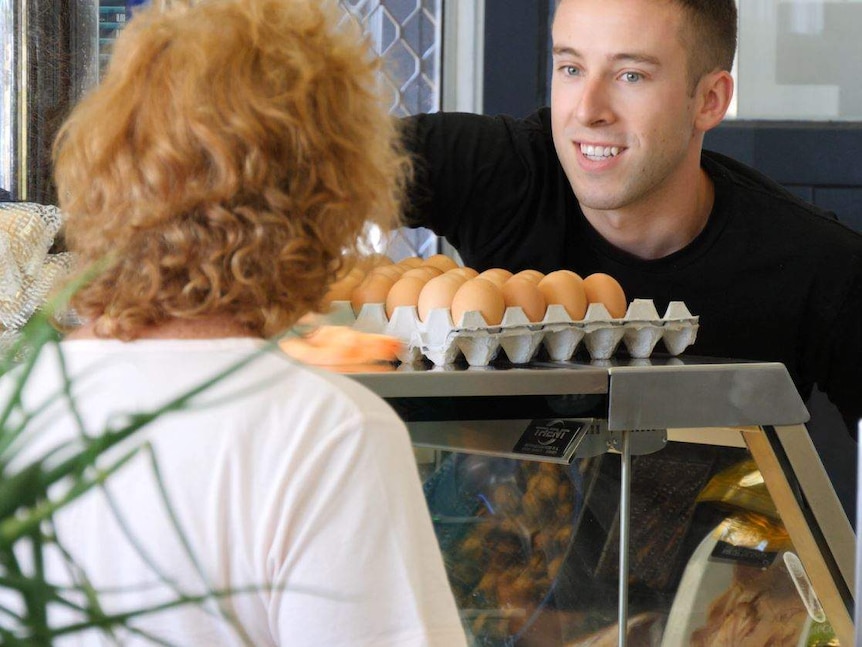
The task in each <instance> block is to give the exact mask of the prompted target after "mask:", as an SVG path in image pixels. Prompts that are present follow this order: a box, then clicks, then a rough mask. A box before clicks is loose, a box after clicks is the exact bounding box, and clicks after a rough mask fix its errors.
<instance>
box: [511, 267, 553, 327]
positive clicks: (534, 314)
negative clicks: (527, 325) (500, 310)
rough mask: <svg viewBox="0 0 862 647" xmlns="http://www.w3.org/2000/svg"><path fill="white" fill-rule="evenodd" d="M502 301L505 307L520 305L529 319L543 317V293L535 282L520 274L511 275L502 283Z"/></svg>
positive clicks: (544, 307)
mask: <svg viewBox="0 0 862 647" xmlns="http://www.w3.org/2000/svg"><path fill="white" fill-rule="evenodd" d="M503 301H505V303H506V307H507V308H513V307H516V306H517V307H520V308H521V309H522V310H523V311H524V314H525V315H527V319H529V320H530V321H533V322H535V321H541V320H542V319H544V317H545V310H546V309H547V303H545V295H544V294H542V291H541V290H540V289H539V286H537V285H536V284H535V283H533V282H532V281H530V280H529V279H526V278H524V277H521V276H513V277H511V278H510V279H509V280H508V281H506V282H505V283H504V284H503Z"/></svg>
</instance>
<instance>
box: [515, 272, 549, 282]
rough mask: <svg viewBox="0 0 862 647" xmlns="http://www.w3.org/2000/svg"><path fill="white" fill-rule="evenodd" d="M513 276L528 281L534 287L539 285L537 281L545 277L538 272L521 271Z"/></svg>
mask: <svg viewBox="0 0 862 647" xmlns="http://www.w3.org/2000/svg"><path fill="white" fill-rule="evenodd" d="M515 276H518V277H520V278H522V279H527V280H528V281H531V282H532V283H535V284H536V285H538V284H539V281H541V280H542V279H543V278H545V275H544V274H543V273H542V272H540V271H539V270H521V271H520V272H516V273H515Z"/></svg>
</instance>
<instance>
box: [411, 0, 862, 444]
mask: <svg viewBox="0 0 862 647" xmlns="http://www.w3.org/2000/svg"><path fill="white" fill-rule="evenodd" d="M735 48H736V7H735V3H734V1H733V0H562V1H561V2H560V3H559V5H558V8H557V13H556V16H555V19H554V25H553V60H554V70H553V79H552V89H551V106H550V109H542V110H539V111H538V112H536V113H535V114H534V115H532V116H530V117H528V118H526V119H524V120H516V119H511V118H508V117H495V118H492V117H483V116H477V115H461V114H436V115H422V116H418V117H415V118H413V119H410V120H408V122H407V123H406V124H405V126H406V134H405V141H406V142H407V143H408V146H409V147H410V148H411V149H412V150H413V151H414V152H415V153H416V154H417V169H416V181H415V183H414V186H413V188H412V196H411V197H412V201H411V202H412V208H411V210H410V211H409V212H408V220H409V222H410V223H411V224H412V225H422V226H426V227H429V228H431V229H433V230H434V231H435V232H437V233H438V234H440V235H442V236H445V237H446V238H447V239H448V240H449V242H450V243H452V245H453V246H454V247H455V248H457V249H458V250H459V252H460V253H461V255H462V258H463V259H464V262H465V263H466V264H468V265H471V266H474V267H475V268H476V269H480V270H482V269H486V268H489V267H494V266H500V267H506V268H508V269H510V270H513V271H515V270H521V269H527V268H534V269H538V270H541V271H545V272H547V271H550V270H555V269H559V268H568V269H572V270H574V271H576V272H578V273H579V274H581V275H582V276H585V275H587V274H590V273H593V272H606V273H608V274H611V275H612V276H615V277H616V278H617V279H618V280H619V281H620V282H621V283H622V285H623V287H624V288H625V290H626V294H627V295H628V297H629V298H652V299H654V300H655V301H656V305H657V307H658V308H659V311H660V312H662V311H663V309H664V307H665V306H666V305H667V303H668V301H671V300H682V301H684V302H685V303H686V304H687V305H688V307H689V309H690V310H691V311H692V312H693V313H695V314H697V315H699V316H700V324H701V327H700V330H699V332H698V339H697V342H696V343H695V344H694V346H693V347H691V348H690V349H689V350H688V351H687V352H688V353H689V354H691V355H704V356H715V357H732V358H747V359H758V360H769V361H779V362H782V363H784V364H785V366H787V368H788V370H789V372H790V374H791V376H792V377H793V379H794V381H795V383H796V385H797V387H798V389H799V391H800V393H801V394H802V395H803V397H807V396H808V395H809V394H810V393H811V391H812V388H813V386H814V385H815V384H817V385H818V386H819V388H820V389H821V390H822V391H825V392H826V393H827V394H828V396H829V397H830V399H831V400H832V401H833V402H834V403H835V404H836V405H837V406H838V408H839V409H840V411H841V413H842V414H843V416H844V418H845V421H846V423H847V424H848V426H849V428H850V429H851V430H853V432H854V433H855V428H856V420H857V419H859V418H860V417H862V236H860V235H859V234H856V233H854V232H852V231H851V230H850V229H848V228H846V227H844V226H842V225H841V224H839V223H837V222H836V221H835V220H834V219H832V218H831V217H830V216H829V215H828V214H825V213H823V212H821V211H820V210H818V209H816V208H814V207H812V206H810V205H808V204H805V203H803V202H802V201H800V200H798V199H796V198H795V197H793V196H792V195H790V194H789V193H788V192H786V191H784V190H783V189H782V188H781V187H779V186H778V185H777V184H776V183H774V182H772V181H770V180H769V179H767V178H765V177H763V176H761V175H760V174H758V173H756V172H755V171H753V170H751V169H749V168H746V167H744V166H743V165H741V164H739V163H737V162H735V161H733V160H730V159H728V158H726V157H723V156H721V155H717V154H713V153H710V152H706V151H702V144H703V137H704V134H705V133H706V132H707V131H708V130H709V129H711V128H713V127H715V126H716V125H717V124H718V123H719V122H720V121H721V120H722V118H723V117H724V115H725V112H726V110H727V107H728V105H729V103H730V100H731V96H732V92H733V82H732V78H731V76H730V69H731V66H732V62H733V56H734V52H735Z"/></svg>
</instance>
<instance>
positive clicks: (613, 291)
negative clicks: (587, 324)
mask: <svg viewBox="0 0 862 647" xmlns="http://www.w3.org/2000/svg"><path fill="white" fill-rule="evenodd" d="M584 291H585V292H586V295H587V303H601V304H603V305H604V306H605V308H607V309H608V312H609V313H610V315H611V316H612V317H615V318H618V319H619V318H622V317H624V316H625V314H626V307H627V306H628V302H627V301H626V293H625V292H624V291H623V286H621V285H620V284H619V282H618V281H617V280H616V279H615V278H614V277H612V276H610V275H609V274H602V273H601V272H597V273H595V274H590V275H589V276H588V277H587V278H585V279H584Z"/></svg>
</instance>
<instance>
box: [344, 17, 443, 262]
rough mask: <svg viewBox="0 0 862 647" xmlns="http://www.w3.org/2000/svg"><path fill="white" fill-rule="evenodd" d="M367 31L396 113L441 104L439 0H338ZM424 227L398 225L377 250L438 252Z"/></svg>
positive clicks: (398, 255) (401, 255)
mask: <svg viewBox="0 0 862 647" xmlns="http://www.w3.org/2000/svg"><path fill="white" fill-rule="evenodd" d="M339 2H340V3H341V5H342V6H343V7H344V8H345V9H346V10H347V11H348V12H350V14H351V15H353V16H354V17H355V18H357V19H358V20H359V21H360V22H361V23H362V24H363V26H364V27H365V30H366V31H367V32H368V34H369V35H370V36H371V39H372V42H373V43H374V47H375V49H376V51H377V52H378V53H379V54H381V55H382V57H383V60H384V63H385V68H384V73H383V78H382V82H383V83H384V85H385V87H386V88H387V89H388V91H389V93H390V95H391V98H390V100H389V109H390V112H391V113H392V114H394V115H397V116H399V117H401V116H406V115H411V114H416V113H419V112H433V111H435V110H438V109H439V108H440V96H441V90H440V88H441V86H440V55H441V49H442V40H441V39H442V11H443V7H442V2H443V0H339ZM438 247H439V242H438V238H437V236H436V235H435V234H434V233H433V232H431V231H429V230H427V229H400V230H398V231H395V232H394V233H393V234H392V235H391V236H390V237H389V238H388V239H384V238H379V239H378V240H377V241H376V242H375V250H376V251H378V252H385V253H386V254H387V255H388V256H389V257H391V258H392V259H394V260H396V261H397V260H400V259H402V258H405V257H407V256H423V257H427V256H431V255H432V254H435V253H437V250H438Z"/></svg>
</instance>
